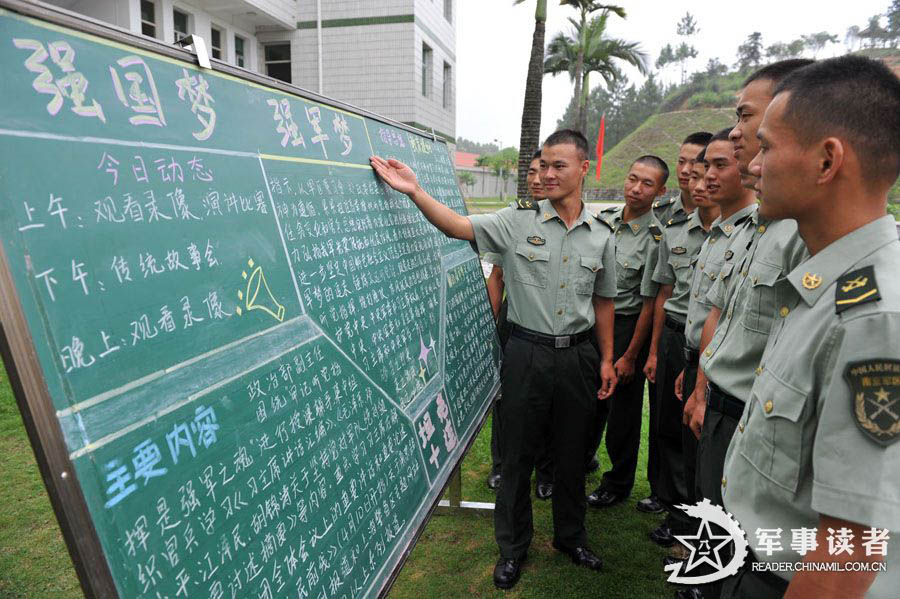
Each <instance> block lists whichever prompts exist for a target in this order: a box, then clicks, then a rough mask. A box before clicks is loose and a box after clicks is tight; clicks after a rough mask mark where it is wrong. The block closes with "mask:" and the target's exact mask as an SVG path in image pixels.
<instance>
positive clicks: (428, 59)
mask: <svg viewBox="0 0 900 599" xmlns="http://www.w3.org/2000/svg"><path fill="white" fill-rule="evenodd" d="M432 56H433V53H432V51H431V48H430V47H429V46H428V44H426V43H424V42H423V43H422V95H423V96H425V97H426V98H428V97H430V96H431V63H432V62H433V61H432Z"/></svg>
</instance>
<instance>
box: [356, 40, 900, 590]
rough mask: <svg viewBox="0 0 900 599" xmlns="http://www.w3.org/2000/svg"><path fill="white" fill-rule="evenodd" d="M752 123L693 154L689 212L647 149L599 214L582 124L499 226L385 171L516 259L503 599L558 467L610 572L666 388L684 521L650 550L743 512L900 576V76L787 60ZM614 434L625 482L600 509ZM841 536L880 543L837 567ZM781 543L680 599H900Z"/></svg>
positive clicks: (442, 222) (658, 499)
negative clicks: (624, 508)
mask: <svg viewBox="0 0 900 599" xmlns="http://www.w3.org/2000/svg"><path fill="white" fill-rule="evenodd" d="M737 117H738V122H737V124H736V125H735V127H733V128H729V129H726V130H723V131H720V132H718V133H716V134H714V135H710V134H695V135H692V136H689V137H688V138H687V139H686V140H685V143H683V144H682V146H681V150H680V153H679V164H678V171H677V177H678V183H679V188H680V189H681V191H682V193H681V195H680V196H679V197H678V198H676V199H675V200H672V201H668V202H660V201H658V200H657V198H658V197H660V196H661V195H662V194H663V193H664V190H665V184H666V181H667V178H668V175H669V173H668V167H667V165H666V164H665V162H663V161H662V160H660V159H659V158H657V157H654V156H643V157H641V158H638V159H637V160H636V161H635V163H634V164H633V165H632V166H631V169H630V170H629V173H628V175H627V178H626V182H625V186H624V188H625V198H626V202H625V206H624V207H622V208H618V209H613V210H608V211H604V212H602V213H600V214H599V215H593V214H591V213H590V212H589V211H588V210H587V209H586V208H585V206H584V204H583V203H582V201H581V191H582V189H581V186H582V182H583V178H584V176H585V175H586V173H587V169H588V161H587V160H586V158H587V143H586V141H585V140H584V137H583V136H582V135H581V134H580V133H578V132H575V131H570V130H562V131H557V132H556V133H554V134H553V135H551V136H549V137H548V138H547V140H546V141H545V143H544V145H543V146H542V148H541V152H540V156H539V158H538V161H537V162H538V164H537V177H538V178H539V181H540V193H541V195H542V196H543V198H544V199H541V200H540V201H528V200H520V201H519V202H518V203H517V205H516V206H514V207H512V206H511V207H509V208H505V209H503V210H500V211H498V212H496V213H494V214H491V215H477V216H472V217H464V216H461V215H458V214H457V213H455V212H453V211H452V210H450V209H449V208H447V207H446V206H444V205H442V204H440V203H439V202H436V201H435V200H434V199H433V198H431V197H430V196H428V194H427V193H425V192H424V191H423V190H422V188H421V187H420V186H418V184H417V182H416V178H415V174H414V173H413V172H412V171H411V170H410V169H409V168H408V167H407V166H405V165H403V164H402V163H399V162H397V161H394V160H391V161H384V160H382V159H380V158H377V157H373V158H372V165H373V167H374V168H375V170H376V172H377V173H378V175H379V176H380V177H381V178H382V179H383V180H384V181H385V182H386V183H387V184H389V185H390V186H391V187H393V188H394V189H396V190H398V191H400V192H403V193H406V194H407V195H408V196H409V197H410V198H411V200H412V201H413V202H414V203H415V204H416V205H417V206H418V207H419V208H420V209H421V211H422V212H423V214H424V215H425V217H426V218H427V219H428V220H429V221H430V222H432V223H433V224H434V225H435V226H437V227H438V228H439V229H440V230H441V231H442V232H444V233H445V234H446V235H448V236H451V237H454V238H457V239H466V240H469V241H471V242H473V244H474V245H475V246H476V249H478V250H481V251H486V252H494V253H496V254H498V255H499V261H500V263H501V265H502V268H503V271H504V284H505V287H506V293H507V297H508V315H507V319H508V321H509V323H510V331H509V339H508V341H506V344H505V348H504V351H505V355H504V361H503V363H502V367H501V384H502V396H501V399H500V400H499V401H498V402H497V407H496V412H497V417H498V420H499V421H500V426H499V428H498V445H499V450H500V456H501V463H502V466H501V470H500V472H499V478H500V483H499V488H498V489H497V502H496V508H495V512H494V518H495V520H494V523H495V536H496V539H497V543H498V546H499V549H500V559H499V560H498V562H497V564H496V566H495V568H494V584H495V585H496V586H497V587H498V588H511V587H512V586H513V585H515V584H516V582H517V581H518V579H519V576H520V573H521V566H522V563H523V562H524V561H525V559H526V557H527V549H528V546H529V544H530V542H531V538H532V533H533V529H532V515H531V505H530V492H529V491H530V479H531V472H532V469H533V468H534V464H535V461H536V457H537V456H538V455H539V454H541V453H545V454H546V455H548V456H549V458H548V459H547V458H545V460H544V461H543V463H544V465H545V466H544V467H545V468H546V469H549V470H550V472H551V473H552V491H551V493H550V494H551V495H552V500H553V523H554V535H553V546H554V547H555V548H556V549H557V550H559V551H561V552H563V553H565V554H567V555H568V556H569V557H570V558H571V559H572V561H573V562H574V563H576V564H577V565H580V566H584V567H587V568H590V569H593V570H600V569H601V567H602V562H601V560H600V558H599V556H598V555H596V553H594V552H593V551H592V550H591V549H590V548H589V546H588V542H587V533H586V530H585V527H584V515H585V510H586V505H587V504H590V505H593V506H596V507H604V506H609V505H614V504H616V503H618V502H620V501H622V500H623V499H624V498H625V497H627V496H628V495H629V494H630V492H631V487H632V486H633V484H634V476H635V475H634V471H635V468H636V463H637V451H638V447H639V443H640V420H641V411H642V405H643V401H642V397H643V388H644V377H646V379H647V381H649V382H650V383H651V388H650V431H649V435H648V437H649V464H648V479H649V481H650V484H651V492H652V495H651V497H648V498H645V499H642V500H641V501H640V502H638V508H639V509H642V510H644V511H659V512H660V513H662V512H665V514H666V515H665V520H664V522H663V523H662V524H661V525H660V526H659V527H658V528H657V529H656V530H654V531H653V532H652V533H651V535H650V537H651V540H653V541H654V542H656V543H659V544H661V545H667V546H670V545H673V544H674V543H675V540H676V537H678V538H679V540H682V541H684V538H685V537H688V536H693V537H695V538H697V537H699V536H700V533H698V522H697V521H695V520H692V519H691V518H689V517H688V515H687V512H686V511H685V509H684V508H685V506H688V505H691V504H696V503H697V502H698V501H700V500H701V499H704V500H706V501H707V502H709V503H711V504H714V505H719V506H722V505H724V507H725V509H726V510H728V511H729V512H731V513H732V514H733V515H734V517H735V518H736V519H737V521H738V522H739V523H740V525H741V527H742V528H743V530H744V531H746V532H747V533H748V534H752V533H753V532H754V531H758V530H769V531H774V530H778V531H779V532H781V531H785V532H787V531H792V530H797V529H803V530H811V531H813V539H812V541H813V542H810V543H807V544H806V545H805V546H804V552H803V554H802V560H803V561H808V562H837V563H838V565H841V564H842V563H843V562H848V561H850V560H854V561H858V562H870V563H874V562H880V561H888V562H890V561H891V557H890V555H891V554H889V553H887V552H886V551H881V552H878V551H869V550H868V549H869V548H870V547H873V546H879V547H882V549H883V547H884V543H881V544H880V545H876V544H875V543H874V541H877V540H879V539H880V540H881V541H886V539H887V538H888V537H889V534H888V533H889V531H891V530H900V478H898V476H897V472H898V466H900V449H898V448H900V446H898V445H896V444H895V442H896V441H897V440H898V439H900V409H896V408H894V407H893V406H894V405H895V403H896V402H898V401H900V343H898V341H897V339H900V284H898V283H897V282H896V279H895V278H894V277H893V276H892V274H893V273H895V272H896V269H897V266H898V264H900V241H898V239H897V232H896V230H895V226H894V221H893V218H892V217H890V216H888V215H886V210H885V205H886V201H887V193H888V190H889V189H890V187H891V186H892V185H893V184H894V182H895V181H896V179H897V175H898V173H900V81H898V79H897V77H896V75H894V74H893V73H892V72H891V71H890V70H889V69H887V68H886V67H885V66H884V65H882V64H881V63H878V62H875V61H872V60H869V59H865V58H861V57H852V56H850V57H842V58H836V59H829V60H824V61H821V62H817V63H812V61H806V60H791V61H783V62H780V63H775V64H773V65H769V66H767V67H764V68H763V69H760V70H759V71H758V72H756V73H754V74H753V75H752V76H751V77H750V78H748V79H747V81H746V82H745V83H744V85H743V88H742V90H741V93H740V97H739V99H738V106H737ZM757 197H758V198H759V200H760V201H759V203H757ZM654 202H655V204H654ZM876 276H878V277H879V278H878V280H877V281H876ZM604 427H605V429H606V446H607V451H608V453H609V455H610V458H611V462H612V464H613V466H612V469H611V470H610V471H609V472H606V473H604V475H603V482H602V484H601V485H600V487H599V488H598V489H596V490H595V491H594V492H593V493H591V494H590V495H589V496H587V497H586V496H585V488H584V485H585V483H584V476H585V472H586V470H587V468H588V464H589V459H590V457H592V455H593V453H594V451H595V450H596V448H597V443H598V439H599V435H600V434H601V432H602V430H603V428H604ZM548 482H549V481H548ZM545 494H546V493H545ZM835 531H845V532H844V533H843V534H844V537H845V538H846V537H847V535H850V537H855V538H856V539H859V540H864V539H868V540H869V541H870V543H869V544H868V545H867V550H866V551H865V552H863V551H862V550H858V551H856V552H855V553H854V552H853V551H850V552H847V551H843V552H840V551H839V552H835V551H834V543H833V542H832V541H831V536H830V535H832V536H833V535H834V534H835ZM694 533H697V534H694ZM709 540H710V539H706V542H709ZM732 545H733V546H734V547H737V545H736V543H735V542H733V543H732ZM768 548H769V549H770V550H769V551H766V553H765V554H764V555H758V554H757V553H755V552H753V551H750V555H749V557H748V559H747V560H746V562H745V563H744V565H743V567H742V568H741V569H740V571H739V572H738V573H737V574H734V575H731V576H729V577H727V578H725V580H724V582H723V586H722V587H719V586H717V585H716V583H713V584H709V585H706V586H705V587H703V588H682V589H679V590H678V591H677V593H678V596H688V597H719V596H721V597H781V596H788V597H812V596H815V597H838V596H840V597H843V596H863V595H865V594H866V593H867V592H868V593H870V595H871V596H885V597H887V596H891V593H893V592H895V591H894V587H895V586H896V584H892V581H893V583H896V582H897V580H898V574H897V570H896V569H895V570H894V571H893V572H892V571H891V569H890V565H891V564H890V563H888V569H887V571H886V572H885V573H883V574H881V575H880V576H877V577H876V574H877V572H876V571H873V570H872V569H869V568H863V567H857V568H856V569H855V570H854V571H844V570H847V569H846V568H832V569H830V570H829V571H828V572H815V571H811V570H801V571H798V572H796V573H795V572H793V571H790V570H788V569H786V568H781V569H778V568H775V569H774V570H777V572H773V571H770V570H772V568H769V569H767V568H759V567H754V565H753V564H754V562H757V561H760V560H761V561H762V562H768V563H770V564H771V563H793V562H796V561H798V559H797V558H798V556H797V554H796V553H792V552H791V548H790V547H789V546H787V544H785V546H784V547H782V546H778V547H775V546H773V545H771V544H770V545H769V547H768ZM701 549H702V548H701V547H692V548H691V551H690V552H689V554H688V555H673V556H671V557H670V558H669V560H668V561H669V563H668V565H669V566H672V565H674V562H676V561H678V560H679V559H681V558H685V557H687V558H688V561H689V562H690V561H691V560H692V559H693V558H694V557H695V552H696V551H699V550H701ZM708 549H709V548H708V547H707V550H708ZM717 558H718V559H719V562H718V564H719V565H721V563H722V556H719V555H718V554H717ZM724 561H727V556H726V559H725V560H724ZM708 564H709V565H711V566H714V565H715V564H714V563H713V562H712V561H709V560H708ZM757 565H758V564H757Z"/></svg>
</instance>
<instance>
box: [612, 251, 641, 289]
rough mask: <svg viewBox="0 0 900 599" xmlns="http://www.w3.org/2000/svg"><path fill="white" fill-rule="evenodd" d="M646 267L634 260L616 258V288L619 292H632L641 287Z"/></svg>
mask: <svg viewBox="0 0 900 599" xmlns="http://www.w3.org/2000/svg"><path fill="white" fill-rule="evenodd" d="M643 267H644V265H643V264H642V263H641V262H636V261H634V259H633V258H632V259H631V260H628V259H626V258H624V257H620V256H616V287H617V288H618V289H619V291H620V292H621V291H630V290H632V289H637V288H638V287H640V285H641V270H642V269H643Z"/></svg>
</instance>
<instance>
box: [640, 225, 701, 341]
mask: <svg viewBox="0 0 900 599" xmlns="http://www.w3.org/2000/svg"><path fill="white" fill-rule="evenodd" d="M706 236H707V231H706V229H704V228H703V224H702V223H701V222H700V214H699V211H698V210H694V211H693V212H691V214H690V216H688V219H687V220H686V221H684V222H683V223H676V224H672V225H667V226H666V228H664V229H663V238H662V241H660V244H659V255H658V258H657V261H656V270H655V271H654V272H653V277H652V279H653V281H655V282H657V283H659V284H660V285H672V286H673V289H672V297H670V298H669V299H668V300H666V303H665V304H664V305H663V308H665V310H666V315H667V316H670V317H672V318H674V319H675V320H677V321H678V322H680V323H684V322H685V319H686V317H687V309H688V298H689V297H690V292H691V278H692V277H691V275H692V270H691V265H692V264H693V262H694V260H695V259H696V257H697V253H698V252H699V251H700V246H702V245H703V242H704V240H706Z"/></svg>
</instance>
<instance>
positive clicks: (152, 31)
mask: <svg viewBox="0 0 900 599" xmlns="http://www.w3.org/2000/svg"><path fill="white" fill-rule="evenodd" d="M141 33H143V34H144V35H146V36H147V37H156V4H155V3H154V2H151V1H150V0H141Z"/></svg>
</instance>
